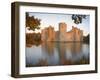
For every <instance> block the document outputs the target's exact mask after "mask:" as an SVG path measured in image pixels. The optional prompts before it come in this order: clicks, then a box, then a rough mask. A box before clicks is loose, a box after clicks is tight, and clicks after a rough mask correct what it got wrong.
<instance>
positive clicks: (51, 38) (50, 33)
mask: <svg viewBox="0 0 100 80" xmlns="http://www.w3.org/2000/svg"><path fill="white" fill-rule="evenodd" d="M47 35H48V38H47V41H54V40H55V31H54V27H52V26H49V27H48V28H47Z"/></svg>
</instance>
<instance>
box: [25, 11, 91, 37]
mask: <svg viewBox="0 0 100 80" xmlns="http://www.w3.org/2000/svg"><path fill="white" fill-rule="evenodd" d="M29 16H34V17H35V18H39V19H41V25H40V28H41V29H44V28H45V27H48V26H49V25H51V26H53V27H54V29H55V31H58V29H59V26H58V25H59V23H60V22H64V23H66V24H67V29H66V32H68V31H70V30H71V29H72V26H74V27H77V28H79V29H81V30H83V35H84V36H87V35H88V34H89V27H90V16H89V15H86V19H82V23H80V24H75V23H74V21H73V20H72V18H71V17H72V14H60V13H39V12H29ZM41 29H40V30H35V32H41ZM26 32H33V31H29V30H28V29H26Z"/></svg>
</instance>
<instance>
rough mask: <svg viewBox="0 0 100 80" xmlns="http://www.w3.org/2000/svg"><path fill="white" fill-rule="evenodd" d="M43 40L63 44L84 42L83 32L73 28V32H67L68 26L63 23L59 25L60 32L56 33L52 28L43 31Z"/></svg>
mask: <svg viewBox="0 0 100 80" xmlns="http://www.w3.org/2000/svg"><path fill="white" fill-rule="evenodd" d="M41 40H42V41H62V42H70V41H72V42H73V41H83V31H82V30H80V29H78V28H76V27H73V26H72V30H70V31H68V32H67V24H66V23H64V22H62V23H59V30H58V31H55V30H54V27H52V26H49V27H47V28H45V29H43V30H42V32H41Z"/></svg>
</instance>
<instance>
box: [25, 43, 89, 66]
mask: <svg viewBox="0 0 100 80" xmlns="http://www.w3.org/2000/svg"><path fill="white" fill-rule="evenodd" d="M79 64H89V44H85V43H80V42H76V43H75V42H72V43H71V42H70V43H67V42H44V43H41V45H39V46H34V45H33V46H31V47H28V46H27V47H26V67H35V66H56V65H79Z"/></svg>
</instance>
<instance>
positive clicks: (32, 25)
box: [26, 13, 41, 31]
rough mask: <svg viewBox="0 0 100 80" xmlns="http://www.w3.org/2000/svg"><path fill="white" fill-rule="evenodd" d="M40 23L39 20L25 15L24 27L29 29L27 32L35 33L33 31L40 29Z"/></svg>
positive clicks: (27, 14)
mask: <svg viewBox="0 0 100 80" xmlns="http://www.w3.org/2000/svg"><path fill="white" fill-rule="evenodd" d="M40 21H41V20H40V19H38V18H35V17H34V16H29V13H26V27H29V30H33V31H35V29H40V27H39V25H40V24H41V23H40Z"/></svg>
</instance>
